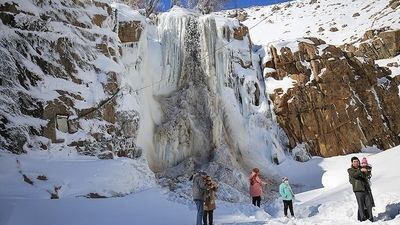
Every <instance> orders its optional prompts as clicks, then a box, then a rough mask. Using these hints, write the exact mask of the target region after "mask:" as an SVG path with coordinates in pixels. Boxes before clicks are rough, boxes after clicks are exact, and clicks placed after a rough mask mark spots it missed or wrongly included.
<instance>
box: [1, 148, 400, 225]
mask: <svg viewBox="0 0 400 225" xmlns="http://www.w3.org/2000/svg"><path fill="white" fill-rule="evenodd" d="M367 149H368V148H367ZM369 149H370V151H369V152H374V153H366V152H364V153H358V154H352V155H346V156H337V157H331V158H325V159H324V158H320V157H314V158H312V159H311V160H310V161H308V162H305V163H300V162H296V161H293V160H286V161H284V162H283V163H282V164H280V165H278V166H275V167H274V169H275V170H276V171H277V172H278V173H279V174H280V175H281V176H287V177H289V180H290V182H291V184H292V187H293V189H294V191H295V193H296V198H295V201H294V211H295V215H296V218H289V219H288V218H284V217H283V214H282V207H283V206H282V203H281V200H280V199H275V200H272V201H271V202H269V203H265V202H263V205H262V206H263V207H262V208H261V209H259V208H257V207H254V206H252V205H251V203H250V201H249V202H247V201H246V202H239V203H230V202H225V201H221V200H217V209H216V210H215V213H214V215H215V224H217V225H223V224H230V225H240V224H246V225H261V224H266V225H270V224H271V225H272V224H274V225H280V224H293V225H295V224H296V225H303V224H304V225H309V224H327V225H333V224H346V225H352V224H354V225H356V224H359V222H358V221H357V219H356V210H357V203H356V200H355V196H354V194H353V192H352V189H351V185H350V184H349V182H348V175H347V168H348V167H349V166H350V158H351V157H352V156H357V157H359V158H362V157H367V159H368V162H369V164H371V165H372V166H373V170H372V174H373V176H372V179H371V182H372V193H373V195H374V199H375V203H376V207H375V208H374V216H375V219H376V220H377V221H376V222H374V224H385V225H395V224H399V223H400V216H399V212H398V211H399V210H400V203H399V199H400V190H399V188H398V187H399V185H400V174H399V173H397V172H395V171H397V161H398V159H399V154H400V146H398V147H395V148H392V149H389V150H386V151H383V152H381V151H377V150H376V148H374V147H369ZM371 149H375V150H373V151H372V150H371ZM17 160H18V161H19V164H18V163H17ZM142 163H143V162H141V161H140V160H132V159H126V158H119V159H117V160H98V159H95V158H93V157H88V156H78V155H76V154H74V153H72V152H71V154H65V152H43V151H37V152H31V153H29V154H28V155H12V154H9V153H4V152H0V170H1V171H2V173H1V175H0V186H1V187H2V188H1V189H0V224H1V225H14V224H15V225H17V224H18V225H20V224H25V225H29V224H41V225H52V224H59V225H63V224H66V225H67V224H68V225H70V224H78V225H79V224H82V225H83V224H96V225H101V224H110V223H113V224H119V225H124V224H141V225H179V224H182V225H183V224H194V222H195V213H196V212H195V206H194V203H193V202H192V201H191V200H190V199H185V198H183V199H182V195H180V193H179V192H170V191H168V190H166V189H164V188H161V187H159V186H158V185H156V184H155V182H154V180H155V178H154V176H152V175H151V172H149V170H148V168H146V167H143V166H139V165H144V164H142ZM19 171H21V173H23V174H26V175H27V176H28V177H30V178H31V179H32V180H33V181H34V184H33V185H29V184H27V183H24V182H23V179H22V176H21V174H20V172H19ZM38 175H46V176H47V177H48V180H47V181H40V180H37V179H36V178H35V177H36V176H38ZM56 185H61V186H62V188H61V189H60V192H59V195H60V199H58V200H51V199H49V192H47V191H48V190H51V189H52V188H53V187H54V186H56ZM187 188H189V189H190V182H187ZM90 192H96V193H99V194H103V195H106V196H109V197H110V198H103V199H87V198H84V197H82V196H84V195H86V194H88V193H90ZM111 196H117V197H111ZM369 223H370V222H365V224H369Z"/></svg>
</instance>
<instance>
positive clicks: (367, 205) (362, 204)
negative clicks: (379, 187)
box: [347, 157, 374, 221]
mask: <svg viewBox="0 0 400 225" xmlns="http://www.w3.org/2000/svg"><path fill="white" fill-rule="evenodd" d="M347 172H348V173H349V181H350V183H351V185H352V186H353V192H354V194H355V195H356V200H357V205H358V213H357V215H358V216H357V218H358V220H359V221H365V220H367V219H369V220H370V221H373V220H374V219H373V215H372V199H371V195H370V190H371V188H370V186H369V183H368V179H369V175H370V174H369V173H368V170H367V169H366V168H361V167H360V160H359V159H358V158H357V157H352V158H351V167H350V168H349V169H348V170H347Z"/></svg>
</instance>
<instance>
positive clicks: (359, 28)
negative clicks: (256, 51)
mask: <svg viewBox="0 0 400 225" xmlns="http://www.w3.org/2000/svg"><path fill="white" fill-rule="evenodd" d="M312 2H314V3H312ZM388 5H389V0H341V1H331V0H318V1H312V0H309V1H305V0H297V1H291V2H286V3H281V4H277V5H271V6H265V7H261V6H258V7H252V8H249V9H245V10H246V12H247V13H248V15H249V16H248V19H247V20H245V21H244V22H243V23H244V24H245V25H246V26H248V27H249V28H250V35H251V37H252V41H253V42H254V43H255V44H258V45H268V44H269V43H271V42H276V41H283V40H284V41H290V40H293V39H296V38H301V37H317V38H321V39H323V40H324V41H326V42H327V43H328V44H333V45H341V44H344V43H352V42H356V41H359V39H360V38H362V37H363V35H364V33H365V31H367V30H372V29H380V28H384V27H387V28H389V29H393V30H396V29H399V28H400V17H399V9H398V8H397V9H392V8H391V7H390V6H389V7H388ZM228 12H232V11H228ZM335 28H336V29H335Z"/></svg>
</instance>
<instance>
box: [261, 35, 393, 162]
mask: <svg viewBox="0 0 400 225" xmlns="http://www.w3.org/2000/svg"><path fill="white" fill-rule="evenodd" d="M312 40H313V42H314V43H315V44H310V43H304V42H300V43H299V51H297V52H291V50H290V49H289V48H282V49H280V50H279V51H280V53H281V54H278V50H277V49H275V48H274V47H272V48H271V49H270V51H271V53H272V60H273V63H269V65H273V66H274V67H273V69H275V70H276V71H277V77H275V79H282V78H283V77H286V76H288V77H291V78H292V79H294V80H296V81H297V84H296V85H295V87H294V88H292V89H289V90H288V92H287V93H282V92H279V90H276V91H275V94H273V95H271V99H272V100H273V103H274V106H275V111H276V115H277V120H278V122H279V123H280V124H281V126H282V127H283V129H284V130H285V132H286V134H287V135H288V137H289V142H290V146H291V147H295V146H296V145H297V144H299V143H306V144H307V145H308V146H309V147H310V148H309V149H310V153H311V154H313V155H320V156H324V157H329V156H334V155H340V154H347V153H352V152H358V151H359V150H360V149H361V148H362V147H363V146H372V145H376V146H377V147H379V148H381V149H387V148H390V147H393V146H396V145H399V144H400V137H399V136H398V134H399V133H400V117H399V116H396V112H399V110H400V98H399V95H398V93H399V89H398V85H399V84H398V81H395V80H394V79H392V78H391V77H390V76H388V75H390V71H389V70H387V69H385V68H381V67H376V66H374V65H373V64H368V63H365V62H361V61H359V60H358V59H357V58H355V57H353V55H352V54H350V53H347V52H343V51H342V50H341V49H339V48H336V47H335V46H331V45H320V44H323V43H324V42H323V41H321V40H318V39H312ZM267 64H268V63H267Z"/></svg>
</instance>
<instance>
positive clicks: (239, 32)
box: [233, 24, 249, 40]
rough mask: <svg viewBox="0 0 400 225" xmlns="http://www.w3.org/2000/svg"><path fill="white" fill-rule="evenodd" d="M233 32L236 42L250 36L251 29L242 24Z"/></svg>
mask: <svg viewBox="0 0 400 225" xmlns="http://www.w3.org/2000/svg"><path fill="white" fill-rule="evenodd" d="M233 31H234V32H233V38H235V39H236V40H243V38H244V37H245V36H248V34H249V28H248V27H246V26H244V25H243V24H240V26H239V27H236V28H234V29H233Z"/></svg>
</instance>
